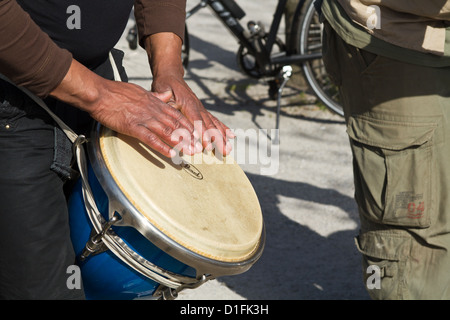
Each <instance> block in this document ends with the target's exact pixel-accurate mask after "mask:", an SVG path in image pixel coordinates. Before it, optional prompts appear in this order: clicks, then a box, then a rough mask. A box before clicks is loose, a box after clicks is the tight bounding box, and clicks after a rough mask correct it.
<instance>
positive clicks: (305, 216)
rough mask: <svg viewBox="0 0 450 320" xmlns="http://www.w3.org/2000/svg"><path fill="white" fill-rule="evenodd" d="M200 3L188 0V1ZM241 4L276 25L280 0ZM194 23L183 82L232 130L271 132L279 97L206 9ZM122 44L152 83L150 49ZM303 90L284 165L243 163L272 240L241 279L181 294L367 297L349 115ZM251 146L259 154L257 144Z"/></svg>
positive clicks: (130, 64)
mask: <svg viewBox="0 0 450 320" xmlns="http://www.w3.org/2000/svg"><path fill="white" fill-rule="evenodd" d="M195 3H196V1H194V0H188V7H191V6H192V5H194V4H195ZM239 3H240V4H241V6H242V7H243V8H244V9H245V10H247V12H248V17H245V18H244V19H243V20H244V22H243V23H244V24H246V22H245V21H246V20H247V18H253V19H255V20H261V21H262V22H263V23H265V24H266V26H268V25H269V23H270V20H271V17H272V14H273V12H274V1H270V0H259V1H240V2H239ZM130 23H131V22H130ZM188 28H189V32H190V35H191V36H190V40H191V56H190V64H189V69H188V70H187V73H186V79H187V81H188V83H189V85H190V86H191V87H192V89H193V90H194V91H195V93H196V94H197V95H198V97H199V98H200V99H201V101H202V102H203V103H204V105H205V106H206V107H207V108H208V109H209V110H210V111H211V112H212V113H213V114H214V115H216V116H217V117H218V118H219V119H221V120H222V121H223V122H225V123H226V124H228V125H229V126H230V127H231V128H233V129H235V130H247V129H254V130H260V129H267V130H268V132H269V134H270V133H271V131H270V130H271V129H273V128H274V127H275V116H276V102H275V101H271V100H270V99H269V98H268V93H267V85H266V84H265V83H264V81H256V80H253V79H250V78H248V77H247V76H245V75H243V74H241V73H240V71H239V70H238V67H237V64H236V58H235V54H236V51H237V49H238V45H237V43H236V41H235V39H234V38H233V37H232V36H231V35H230V34H228V33H227V31H226V30H225V28H224V27H223V25H222V24H221V23H220V22H219V21H218V20H217V19H216V18H215V16H214V15H213V14H212V12H210V11H209V9H203V10H202V11H200V12H199V13H197V15H195V16H193V17H191V18H190V19H189V20H188ZM281 36H282V35H281ZM118 48H120V49H122V50H124V51H125V52H126V60H125V66H126V68H127V70H128V74H129V77H130V81H131V82H135V83H137V84H139V85H142V86H144V87H146V88H149V86H150V83H151V76H150V71H149V68H148V64H147V58H146V56H145V53H144V52H143V50H142V49H138V50H135V51H132V50H130V49H129V48H128V44H127V43H126V41H124V39H122V40H121V41H120V43H119V45H118ZM299 96H300V93H299V91H298V90H295V89H293V88H291V87H289V86H288V87H287V88H286V90H285V94H284V97H283V100H282V104H283V107H282V117H281V123H280V126H281V130H280V140H281V144H280V147H279V162H276V159H272V160H273V161H272V163H267V162H266V163H262V162H263V160H264V159H263V158H262V157H261V158H258V163H257V164H251V163H248V162H249V161H246V163H242V164H241V166H242V168H243V169H244V171H245V172H246V173H247V175H248V177H249V179H250V180H251V182H252V183H253V186H254V188H255V191H256V193H257V195H258V197H259V199H260V204H261V207H262V210H263V215H264V220H265V224H266V229H267V239H266V246H265V250H264V253H263V256H262V258H261V259H260V260H259V261H258V262H257V263H256V264H255V265H254V266H253V267H252V268H251V269H250V270H249V271H248V272H246V273H244V274H242V275H237V276H231V277H224V278H221V279H217V280H213V281H211V282H209V283H207V284H205V285H203V286H202V287H200V288H198V289H195V290H186V291H183V292H182V293H181V294H180V297H179V299H181V300H182V299H193V300H204V299H217V300H228V299H237V300H247V299H248V300H250V299H275V300H284V299H290V300H292V299H314V300H315V299H367V298H368V295H367V293H366V292H365V289H364V285H363V282H362V275H361V270H360V256H359V254H358V252H357V250H356V248H355V246H354V240H353V237H354V236H355V235H356V233H357V230H358V219H357V210H356V207H355V204H354V202H353V185H352V170H351V155H350V150H349V146H348V141H347V136H346V133H345V127H344V124H343V120H342V118H340V117H338V116H335V115H333V114H331V113H330V112H328V111H326V110H320V109H319V108H317V107H316V106H315V105H314V104H308V103H305V102H299V101H298V97H299ZM303 96H305V94H303ZM306 97H308V95H307V94H306ZM269 143H270V140H269ZM247 147H248V148H249V150H250V151H249V152H253V151H255V149H254V146H252V145H249V146H247ZM252 148H253V149H252ZM274 150H276V149H274ZM265 160H267V159H265ZM270 165H272V167H271V170H272V172H269V173H270V174H266V173H267V172H264V169H266V170H268V168H269V166H270ZM269 171H270V170H269Z"/></svg>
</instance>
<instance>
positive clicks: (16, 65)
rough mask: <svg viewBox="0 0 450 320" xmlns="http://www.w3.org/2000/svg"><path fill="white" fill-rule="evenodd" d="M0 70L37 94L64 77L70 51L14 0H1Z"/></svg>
mask: <svg viewBox="0 0 450 320" xmlns="http://www.w3.org/2000/svg"><path fill="white" fill-rule="evenodd" d="M0 39H1V40H2V41H1V42H0V73H2V74H3V75H5V76H6V77H8V78H9V79H10V80H11V81H12V82H14V83H15V84H16V85H18V86H23V87H25V88H27V89H28V90H30V91H31V92H33V93H34V94H36V95H37V96H39V97H42V98H44V97H46V96H47V95H48V94H49V93H50V92H52V91H53V89H54V88H56V87H57V86H58V85H59V84H60V83H61V81H62V80H63V79H64V76H65V75H66V73H67V71H68V70H69V68H70V65H71V63H72V54H71V53H70V52H69V51H67V50H65V49H61V48H60V47H58V46H57V45H56V44H55V43H54V42H53V41H52V40H51V39H50V37H49V36H48V35H47V34H46V33H45V32H43V31H42V30H41V29H40V28H39V26H37V25H36V24H35V23H34V21H33V20H32V19H31V17H30V16H29V15H28V14H27V13H26V12H25V11H24V10H23V9H22V8H21V7H20V6H19V5H18V4H17V2H16V1H15V0H0Z"/></svg>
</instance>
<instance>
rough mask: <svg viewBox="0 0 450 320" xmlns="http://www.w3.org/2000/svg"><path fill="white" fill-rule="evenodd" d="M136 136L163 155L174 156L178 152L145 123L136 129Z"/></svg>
mask: <svg viewBox="0 0 450 320" xmlns="http://www.w3.org/2000/svg"><path fill="white" fill-rule="evenodd" d="M134 136H135V137H136V138H138V139H139V140H140V141H142V142H143V143H144V144H146V145H147V146H149V147H150V148H152V149H153V150H155V151H157V152H159V153H161V154H162V155H163V156H166V157H168V158H173V157H175V156H176V154H177V153H176V151H175V150H173V149H172V148H171V147H170V146H169V145H167V144H166V143H164V142H163V141H162V140H161V139H160V138H159V137H158V136H157V135H156V134H155V133H153V132H152V131H151V130H149V129H148V128H147V127H145V126H144V125H138V127H137V128H136V130H135V133H134Z"/></svg>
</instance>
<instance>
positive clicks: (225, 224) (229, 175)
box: [100, 127, 263, 263]
mask: <svg viewBox="0 0 450 320" xmlns="http://www.w3.org/2000/svg"><path fill="white" fill-rule="evenodd" d="M100 149H101V155H102V157H103V160H104V162H105V164H106V167H107V169H108V171H109V173H110V174H111V176H112V177H113V180H114V181H115V183H116V184H117V187H118V188H119V189H120V190H121V192H122V193H123V194H124V195H125V196H126V198H127V199H128V200H129V201H130V203H132V205H133V206H134V207H135V208H136V209H137V210H138V211H139V212H140V213H141V214H142V215H143V216H144V217H145V218H146V221H148V223H150V224H151V225H152V227H156V228H157V229H158V230H159V231H160V232H161V233H163V234H164V235H165V236H167V237H169V238H170V239H172V240H173V241H175V242H176V243H178V244H180V245H181V246H183V247H184V248H186V249H188V250H190V251H192V252H195V253H196V254H199V255H201V256H203V257H206V258H209V259H214V260H218V261H222V262H232V263H235V262H241V261H245V260H247V259H249V257H251V256H252V255H253V254H254V253H255V251H256V250H257V249H258V247H259V246H260V240H261V234H262V232H263V218H262V213H261V208H260V205H259V201H258V199H257V196H256V194H255V191H254V189H253V187H252V185H251V184H250V182H249V180H248V178H247V177H246V175H245V173H244V172H243V171H242V169H241V168H240V167H239V166H238V165H237V164H236V163H235V161H234V160H232V159H230V158H229V157H226V158H224V159H223V160H222V161H220V160H219V159H218V158H216V157H215V156H214V155H212V154H211V153H209V154H206V153H202V154H199V155H196V156H194V157H187V156H183V158H182V159H183V161H182V162H181V163H178V164H176V163H174V161H173V160H172V159H169V158H166V157H164V156H162V155H160V154H159V153H156V152H154V151H153V150H151V149H149V148H148V147H146V146H145V145H144V144H142V143H140V142H139V141H138V140H136V139H134V138H131V137H129V136H125V135H122V134H117V133H116V132H113V131H111V130H109V129H107V128H104V127H102V132H101V134H100ZM141 227H142V226H141ZM140 229H142V228H140Z"/></svg>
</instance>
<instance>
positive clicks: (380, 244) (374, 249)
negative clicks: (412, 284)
mask: <svg viewBox="0 0 450 320" xmlns="http://www.w3.org/2000/svg"><path fill="white" fill-rule="evenodd" d="M355 244H356V247H357V249H358V251H359V252H361V253H362V255H363V264H362V265H363V275H364V284H365V286H366V289H367V292H368V293H369V295H370V297H371V298H372V299H377V300H381V299H383V300H384V299H404V298H407V297H406V295H407V283H406V279H407V275H406V270H407V269H406V265H407V259H408V253H409V251H410V247H411V238H410V237H409V236H407V235H403V234H401V233H397V232H391V231H384V230H382V231H380V230H377V231H369V232H366V233H362V234H360V235H359V236H358V237H356V238H355Z"/></svg>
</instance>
